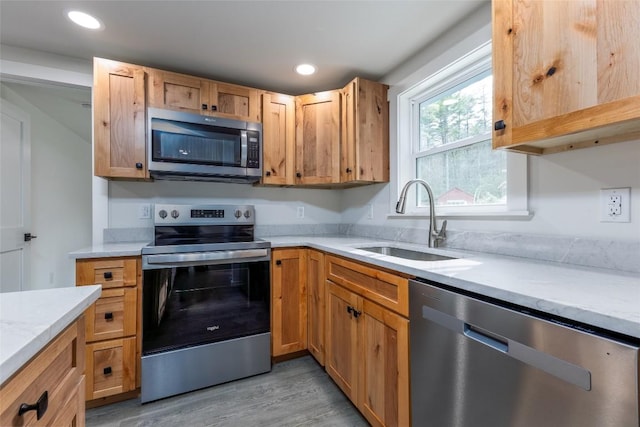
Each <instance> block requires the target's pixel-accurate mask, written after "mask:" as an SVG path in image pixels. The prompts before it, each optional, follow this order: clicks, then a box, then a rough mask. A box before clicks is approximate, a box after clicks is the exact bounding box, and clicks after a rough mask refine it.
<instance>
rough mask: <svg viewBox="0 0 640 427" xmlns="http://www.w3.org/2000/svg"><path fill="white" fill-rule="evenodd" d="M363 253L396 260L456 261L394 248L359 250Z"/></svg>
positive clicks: (374, 247) (377, 247) (427, 253)
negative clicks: (390, 257)
mask: <svg viewBox="0 0 640 427" xmlns="http://www.w3.org/2000/svg"><path fill="white" fill-rule="evenodd" d="M359 249H362V250H363V251H368V252H374V253H377V254H382V255H388V256H393V257H396V258H404V259H410V260H414V261H446V260H450V259H456V258H453V257H448V256H444V255H438V254H432V253H429V252H420V251H414V250H411V249H402V248H396V247H394V246H371V247H368V248H359Z"/></svg>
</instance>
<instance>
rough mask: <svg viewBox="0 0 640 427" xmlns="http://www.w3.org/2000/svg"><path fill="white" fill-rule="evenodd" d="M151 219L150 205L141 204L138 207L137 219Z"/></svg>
mask: <svg viewBox="0 0 640 427" xmlns="http://www.w3.org/2000/svg"><path fill="white" fill-rule="evenodd" d="M149 218H151V205H150V204H148V203H143V204H141V205H138V219H149Z"/></svg>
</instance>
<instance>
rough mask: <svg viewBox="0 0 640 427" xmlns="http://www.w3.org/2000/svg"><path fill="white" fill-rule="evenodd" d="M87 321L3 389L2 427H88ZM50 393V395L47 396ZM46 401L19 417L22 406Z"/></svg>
mask: <svg viewBox="0 0 640 427" xmlns="http://www.w3.org/2000/svg"><path fill="white" fill-rule="evenodd" d="M84 342H85V339H84V317H82V316H81V317H80V318H78V320H77V321H75V322H74V323H72V324H71V325H70V326H68V327H67V328H66V329H65V330H64V331H63V332H61V333H60V334H59V335H58V336H57V337H56V338H54V339H53V340H52V341H51V343H49V344H48V345H47V346H46V347H45V348H44V349H43V350H42V351H40V353H38V354H37V355H36V356H35V357H34V358H33V359H31V361H30V362H29V363H27V364H26V365H25V366H24V367H23V368H22V369H21V370H20V371H18V372H17V373H16V374H15V375H14V376H12V377H11V379H9V380H8V381H7V382H5V383H4V384H2V386H1V387H0V396H2V398H1V399H0V426H31V425H33V426H56V427H58V426H75V427H82V426H84V419H85V402H84V378H85V376H84V370H85V366H84V357H83V354H84ZM45 393H46V394H45ZM40 399H42V401H44V400H46V401H47V405H44V406H46V409H44V411H43V412H41V414H40V415H41V417H40V419H37V418H38V417H37V413H36V411H35V410H32V411H28V412H25V413H24V414H23V415H19V413H18V409H19V408H20V405H21V404H22V403H27V404H35V403H36V402H37V401H39V400H40Z"/></svg>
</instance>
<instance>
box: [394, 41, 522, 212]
mask: <svg viewBox="0 0 640 427" xmlns="http://www.w3.org/2000/svg"><path fill="white" fill-rule="evenodd" d="M488 69H491V42H486V43H484V44H482V45H481V46H479V47H478V48H476V49H474V50H473V51H471V52H470V53H468V54H466V55H464V56H462V57H461V58H459V59H458V60H456V61H454V62H452V63H451V64H449V65H447V66H446V67H444V68H442V69H440V70H439V71H437V72H435V73H433V74H431V75H430V76H428V77H426V78H425V79H423V80H421V81H420V82H418V83H417V84H415V85H413V86H412V87H410V88H408V89H407V90H405V91H403V92H401V93H400V94H398V97H397V102H398V104H397V105H398V116H397V120H398V122H397V123H398V128H397V132H398V134H397V138H398V139H397V141H398V143H397V149H398V150H397V158H396V161H397V164H396V171H397V177H396V178H397V181H396V184H397V192H396V194H400V191H401V189H402V187H403V186H404V184H405V183H406V182H408V181H409V180H411V179H415V178H416V157H417V156H416V153H415V152H414V147H417V146H418V145H417V144H418V138H419V129H418V125H417V123H418V115H419V105H420V102H421V101H424V100H427V99H429V98H433V97H434V96H436V95H437V94H438V93H442V92H443V91H445V90H447V89H448V88H451V87H453V86H455V85H456V84H459V83H462V82H464V81H466V80H468V79H469V78H471V77H473V76H474V75H476V74H478V73H480V72H483V71H485V70H488ZM488 136H489V137H490V135H488ZM473 138H474V139H477V140H478V141H480V140H485V139H486V137H485V136H483V137H481V138H480V137H473ZM457 145H458V144H451V145H447V146H446V147H444V149H446V150H449V149H452V148H455V147H456V146H457ZM527 164H528V162H527V155H526V154H520V153H512V152H507V204H506V205H466V206H450V205H447V206H437V207H436V214H437V215H438V217H444V218H447V217H456V218H461V217H462V218H464V217H468V218H472V219H482V218H483V217H486V218H497V217H500V218H509V217H517V218H522V217H523V216H530V213H529V211H528V183H527V175H528V172H527ZM416 200H417V198H416V186H415V185H414V186H413V187H412V188H411V189H410V191H409V192H408V193H407V209H406V214H405V215H401V216H403V217H405V218H406V217H407V216H415V217H424V216H426V217H428V216H429V208H428V207H418V206H416ZM390 202H391V203H390V204H391V205H392V210H391V212H392V213H391V215H390V217H393V216H395V215H396V214H395V209H394V208H395V201H393V200H392V201H390Z"/></svg>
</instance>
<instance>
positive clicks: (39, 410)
mask: <svg viewBox="0 0 640 427" xmlns="http://www.w3.org/2000/svg"><path fill="white" fill-rule="evenodd" d="M48 407H49V392H47V391H45V392H44V393H42V395H41V396H40V398H39V399H38V401H37V402H36V403H34V404H33V405H29V404H27V403H23V404H21V405H20V409H18V416H19V417H21V416H23V415H24V414H25V413H27V412H29V411H36V419H38V420H39V419H40V418H42V416H43V415H44V414H45V412H47V408H48Z"/></svg>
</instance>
